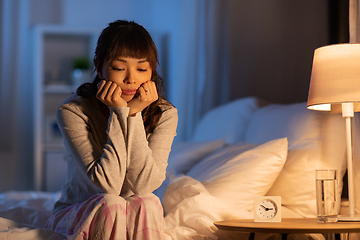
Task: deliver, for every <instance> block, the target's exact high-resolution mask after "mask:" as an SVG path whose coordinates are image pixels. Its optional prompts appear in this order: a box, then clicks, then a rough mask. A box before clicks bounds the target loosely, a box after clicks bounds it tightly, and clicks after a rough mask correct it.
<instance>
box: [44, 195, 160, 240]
mask: <svg viewBox="0 0 360 240" xmlns="http://www.w3.org/2000/svg"><path fill="white" fill-rule="evenodd" d="M46 227H47V228H49V229H52V230H54V231H56V232H59V233H61V234H64V235H66V236H67V239H71V240H72V239H74V240H80V239H96V240H98V239H99V240H107V239H111V240H118V239H119V240H120V239H123V240H125V239H127V240H133V239H142V240H148V239H156V240H157V239H159V240H161V239H164V238H165V235H164V234H165V233H164V217H163V209H162V206H161V203H160V201H159V199H158V198H157V197H156V196H155V195H154V194H147V195H144V196H137V195H133V196H131V197H129V198H127V199H124V198H122V197H120V196H116V195H110V194H98V195H94V196H92V197H91V198H89V199H88V200H87V201H85V202H81V203H78V204H74V205H72V206H70V207H68V208H65V209H63V210H60V211H59V212H57V213H55V214H53V215H52V216H51V217H50V219H49V220H48V222H47V226H46Z"/></svg>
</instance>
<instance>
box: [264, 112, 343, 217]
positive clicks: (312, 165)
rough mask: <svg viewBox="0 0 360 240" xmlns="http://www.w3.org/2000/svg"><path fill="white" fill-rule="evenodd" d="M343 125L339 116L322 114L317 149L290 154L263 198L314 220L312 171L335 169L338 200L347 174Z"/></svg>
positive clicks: (290, 152)
mask: <svg viewBox="0 0 360 240" xmlns="http://www.w3.org/2000/svg"><path fill="white" fill-rule="evenodd" d="M314 113H315V112H314ZM344 121H345V120H344V119H343V118H342V117H341V114H324V115H323V119H322V121H321V122H322V123H323V124H322V129H321V132H320V133H319V135H321V144H320V146H319V148H318V149H296V150H290V151H289V153H288V158H287V160H286V163H285V165H284V168H283V170H282V171H281V172H280V174H279V176H278V178H277V179H276V181H275V183H274V185H273V186H272V187H271V189H270V190H269V192H268V193H267V194H266V195H269V196H281V203H282V205H284V206H286V207H288V208H289V209H291V210H292V211H294V212H296V213H298V214H300V215H301V216H302V217H316V198H315V194H316V192H315V170H316V169H336V170H337V171H338V196H339V199H340V196H341V192H342V186H343V181H342V179H343V176H344V174H345V171H346V148H345V142H346V141H345V126H344V125H345V122H344ZM339 204H340V202H339Z"/></svg>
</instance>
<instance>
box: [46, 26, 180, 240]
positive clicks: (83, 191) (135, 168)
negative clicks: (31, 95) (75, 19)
mask: <svg viewBox="0 0 360 240" xmlns="http://www.w3.org/2000/svg"><path fill="white" fill-rule="evenodd" d="M94 65H95V69H96V71H97V76H96V78H95V80H94V82H93V83H91V84H89V83H87V84H84V85H82V86H80V87H79V88H78V89H77V92H76V93H74V94H72V95H71V96H70V97H69V98H68V99H67V100H65V102H64V103H63V104H62V105H61V106H60V107H59V109H58V111H57V121H58V125H59V128H60V130H61V132H62V134H63V136H64V139H65V141H64V142H65V146H66V149H67V152H68V154H67V161H68V179H67V181H66V183H65V185H64V186H63V188H62V195H61V198H60V199H59V201H57V203H56V204H55V207H54V211H53V215H52V217H51V218H50V219H49V220H48V223H47V227H48V228H50V229H52V230H54V231H57V232H60V233H62V234H65V235H67V237H68V239H163V238H164V220H163V210H162V206H161V203H160V201H159V199H158V198H157V197H156V196H155V195H153V194H152V192H153V191H154V190H155V189H157V188H158V187H159V186H160V185H161V184H162V182H163V180H164V179H165V171H166V166H167V159H168V155H169V152H170V149H171V144H172V141H173V138H174V137H175V135H176V126H177V111H176V108H174V107H173V106H172V105H171V104H170V103H169V102H167V101H165V100H164V98H163V97H162V96H159V95H161V93H162V91H161V90H162V84H161V78H160V77H159V76H158V74H157V71H156V69H157V65H158V58H157V50H156V46H155V44H154V42H153V41H152V39H151V37H150V35H149V33H148V32H147V31H146V30H145V29H144V28H143V27H142V26H140V25H138V24H136V23H134V22H128V21H116V22H112V23H110V24H109V26H108V27H106V28H105V29H104V30H103V31H102V33H101V35H100V37H99V39H98V43H97V47H96V50H95V56H94Z"/></svg>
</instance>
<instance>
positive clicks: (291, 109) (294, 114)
mask: <svg viewBox="0 0 360 240" xmlns="http://www.w3.org/2000/svg"><path fill="white" fill-rule="evenodd" d="M322 120H323V113H322V112H318V111H313V110H308V109H307V108H306V103H296V104H287V105H283V104H271V105H268V106H265V107H263V108H260V109H259V110H258V111H256V112H255V113H254V115H253V117H252V118H251V121H250V124H249V127H248V129H247V131H246V134H245V142H249V143H256V144H261V143H265V142H268V141H270V140H273V139H278V138H284V137H287V138H288V141H289V150H292V149H303V148H306V149H318V148H319V146H320V145H319V144H320V136H321V134H320V133H321V129H322V123H323V122H322Z"/></svg>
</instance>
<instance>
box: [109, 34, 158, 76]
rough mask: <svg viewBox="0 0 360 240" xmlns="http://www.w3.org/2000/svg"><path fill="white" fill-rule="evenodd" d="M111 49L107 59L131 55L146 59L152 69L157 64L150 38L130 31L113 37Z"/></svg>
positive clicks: (111, 59)
mask: <svg viewBox="0 0 360 240" xmlns="http://www.w3.org/2000/svg"><path fill="white" fill-rule="evenodd" d="M149 40H150V41H149ZM112 46H113V49H112V50H110V54H109V60H110V61H113V60H115V59H116V58H118V57H131V58H139V59H146V60H147V61H149V63H150V65H151V66H152V68H153V69H155V68H156V64H157V51H156V47H155V46H154V44H153V42H152V40H151V39H148V38H147V37H145V36H143V35H142V34H139V33H137V34H136V32H135V31H131V32H130V34H129V33H128V34H126V35H120V36H117V37H115V38H114V40H113V43H112Z"/></svg>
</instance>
